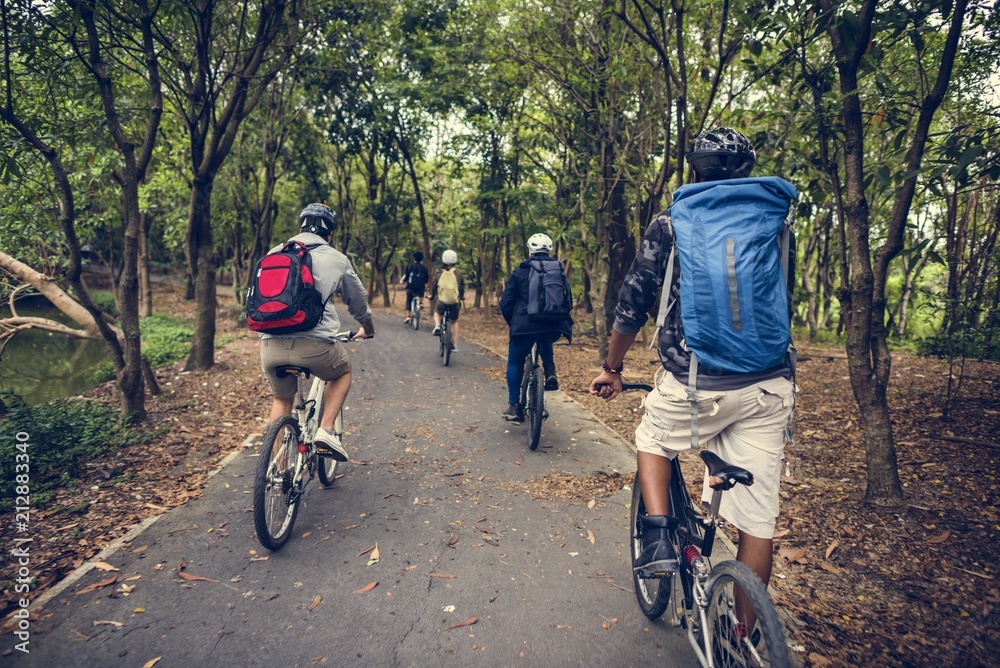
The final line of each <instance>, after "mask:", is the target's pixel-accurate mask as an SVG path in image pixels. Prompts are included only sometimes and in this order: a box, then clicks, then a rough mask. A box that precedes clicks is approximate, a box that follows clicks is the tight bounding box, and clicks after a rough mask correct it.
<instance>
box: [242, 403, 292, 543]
mask: <svg viewBox="0 0 1000 668" xmlns="http://www.w3.org/2000/svg"><path fill="white" fill-rule="evenodd" d="M298 459H299V425H298V423H297V422H296V420H295V418H293V417H292V416H291V415H285V416H283V417H280V418H278V419H277V420H275V421H274V422H272V423H271V426H270V427H268V429H267V434H265V435H264V443H263V444H262V445H261V447H260V461H259V462H258V463H257V476H256V479H255V481H254V487H253V523H254V528H255V529H256V530H257V539H258V540H259V541H260V544H261V545H263V546H264V547H266V548H267V549H269V550H277V549H278V548H280V547H281V546H282V545H284V544H285V543H286V542H287V541H288V537H289V536H291V535H292V526H293V525H294V524H295V517H296V516H297V515H298V513H299V490H298V489H297V488H296V485H295V483H294V478H295V467H296V463H297V462H298Z"/></svg>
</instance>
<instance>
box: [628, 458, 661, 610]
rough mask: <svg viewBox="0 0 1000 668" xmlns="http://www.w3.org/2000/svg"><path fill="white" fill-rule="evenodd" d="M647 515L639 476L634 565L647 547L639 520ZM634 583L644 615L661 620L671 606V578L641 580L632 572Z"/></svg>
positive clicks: (636, 481)
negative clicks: (643, 540)
mask: <svg viewBox="0 0 1000 668" xmlns="http://www.w3.org/2000/svg"><path fill="white" fill-rule="evenodd" d="M645 514H646V506H645V504H644V503H643V502H642V487H640V485H639V474H638V473H636V474H635V479H634V480H633V481H632V510H631V522H630V525H629V528H630V530H631V532H632V536H631V538H632V539H631V541H630V544H631V546H632V563H633V564H635V562H636V561H637V560H638V559H639V555H640V554H642V550H643V548H644V547H645V545H644V544H643V542H642V526H640V524H639V518H640V517H642V516H643V515H645ZM632 583H633V584H634V585H635V598H636V600H637V601H638V602H639V609H640V610H642V614H644V615H646V616H647V617H649V618H650V619H659V618H660V616H661V615H663V613H664V612H666V610H667V606H668V605H670V583H671V578H641V577H639V576H638V575H637V574H636V572H635V571H634V570H633V571H632Z"/></svg>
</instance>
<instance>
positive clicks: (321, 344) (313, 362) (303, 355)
mask: <svg viewBox="0 0 1000 668" xmlns="http://www.w3.org/2000/svg"><path fill="white" fill-rule="evenodd" d="M286 364H292V365H295V366H302V367H306V368H307V369H309V370H310V371H311V372H312V375H314V376H316V377H317V378H321V379H323V380H326V381H330V380H337V379H338V378H340V377H341V376H343V375H344V374H346V373H350V371H351V361H350V360H349V359H348V357H347V350H346V348H344V345H343V344H342V343H341V342H340V341H320V340H318V339H306V338H296V339H286V338H279V337H274V338H270V339H261V340H260V366H261V368H262V369H263V370H264V375H265V376H267V383H268V385H270V386H271V393H272V394H274V396H276V397H278V398H279V399H288V398H290V397H293V396H295V390H296V377H295V376H292V375H288V376H285V377H284V378H278V374H277V372H276V369H277V368H278V367H279V366H284V365H286Z"/></svg>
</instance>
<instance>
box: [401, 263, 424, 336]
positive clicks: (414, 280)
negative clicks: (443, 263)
mask: <svg viewBox="0 0 1000 668" xmlns="http://www.w3.org/2000/svg"><path fill="white" fill-rule="evenodd" d="M400 283H406V319H405V320H403V323H404V324H407V325H409V324H410V318H411V317H412V316H413V314H412V313H410V305H411V304H413V300H414V299H416V300H417V303H418V304H419V303H420V300H421V299H422V298H423V296H424V290H426V289H427V267H425V266H424V254H423V253H421V252H420V251H417V252H415V253H414V254H413V263H412V264H410V266H408V267H407V268H406V273H405V274H403V280H401V281H400Z"/></svg>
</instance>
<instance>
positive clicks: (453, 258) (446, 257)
mask: <svg viewBox="0 0 1000 668" xmlns="http://www.w3.org/2000/svg"><path fill="white" fill-rule="evenodd" d="M441 262H442V263H444V264H458V253H456V252H455V251H453V250H452V249H450V248H449V249H448V250H446V251H445V252H443V253H441Z"/></svg>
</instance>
